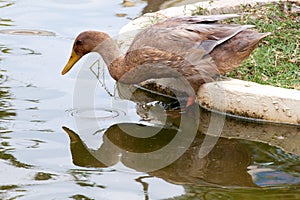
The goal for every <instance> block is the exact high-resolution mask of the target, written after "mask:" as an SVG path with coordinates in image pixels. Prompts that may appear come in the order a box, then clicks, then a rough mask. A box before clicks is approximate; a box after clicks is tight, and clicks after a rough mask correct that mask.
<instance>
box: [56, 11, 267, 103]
mask: <svg viewBox="0 0 300 200" xmlns="http://www.w3.org/2000/svg"><path fill="white" fill-rule="evenodd" d="M238 16H239V15H237V14H223V15H208V16H175V17H171V18H168V19H166V20H164V21H162V22H158V23H156V24H153V25H151V26H149V27H148V28H145V29H143V30H142V31H140V32H139V33H137V34H136V36H135V38H134V39H133V41H132V43H131V45H130V47H129V49H128V50H127V52H126V53H125V54H122V53H121V50H120V49H119V47H118V45H117V43H116V42H115V41H114V40H113V38H112V37H110V36H109V35H108V34H107V33H105V32H101V31H95V30H88V31H83V32H81V33H80V34H79V35H78V36H77V37H76V39H75V41H74V44H73V48H72V52H71V56H70V58H69V60H68V62H67V64H66V65H65V67H64V68H63V70H62V72H61V74H62V75H64V74H66V73H67V72H68V71H69V70H70V69H71V68H72V67H73V66H74V65H75V64H76V63H77V61H78V60H80V59H81V58H82V57H83V56H84V55H86V54H88V53H90V52H97V53H99V54H100V55H101V56H102V58H103V60H104V62H105V64H106V65H107V67H108V71H109V73H110V75H111V76H112V78H114V79H115V80H116V81H118V82H121V83H125V84H138V83H141V82H143V81H145V80H149V79H160V78H170V77H172V78H179V77H180V78H184V79H185V80H186V81H187V83H188V84H189V85H190V86H191V87H190V88H192V89H191V90H192V92H191V95H190V96H191V97H193V98H192V99H195V97H196V95H195V94H197V91H198V89H199V88H200V86H201V85H202V84H204V83H206V82H211V81H214V80H215V79H214V77H216V76H218V75H224V74H225V73H227V72H229V71H232V70H234V69H236V68H237V67H238V66H239V65H240V64H241V63H242V61H243V60H245V59H246V58H247V57H249V55H250V54H251V52H252V51H253V50H254V49H255V48H256V47H257V46H258V44H259V43H260V41H262V39H263V38H265V37H266V36H268V35H269V34H270V33H259V32H258V31H256V30H254V29H253V27H254V26H253V25H239V24H225V23H218V21H222V20H226V19H229V18H233V17H238Z"/></svg>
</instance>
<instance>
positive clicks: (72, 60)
mask: <svg viewBox="0 0 300 200" xmlns="http://www.w3.org/2000/svg"><path fill="white" fill-rule="evenodd" d="M80 58H81V56H78V55H77V54H76V53H75V52H74V50H72V53H71V57H70V58H69V61H68V63H67V64H66V66H65V67H64V69H63V70H62V71H61V74H62V75H64V74H66V73H67V72H68V71H70V69H71V68H72V67H73V66H74V65H75V63H76V62H77V61H78V60H79V59H80Z"/></svg>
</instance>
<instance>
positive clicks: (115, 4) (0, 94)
mask: <svg viewBox="0 0 300 200" xmlns="http://www.w3.org/2000/svg"><path fill="white" fill-rule="evenodd" d="M162 2H163V1H156V2H152V1H151V2H150V1H149V2H148V4H149V5H148V6H147V2H144V1H141V2H140V1H139V2H137V3H136V4H135V6H134V7H126V8H125V7H122V5H121V3H122V2H121V1H93V0H86V1H72V2H71V3H70V2H69V1H58V0H50V1H47V2H44V1H38V0H30V1H29V0H23V1H0V37H1V40H0V50H1V51H0V105H1V107H0V109H1V110H0V138H1V139H0V141H1V144H0V199H120V197H122V199H172V198H173V199H254V198H256V199H279V198H280V199H300V196H299V189H300V175H299V172H300V168H299V166H300V161H299V154H298V152H299V151H298V150H297V149H296V146H297V143H298V141H299V140H297V137H299V136H298V135H299V127H294V126H277V125H276V126H275V125H272V124H262V123H259V124H254V123H250V122H247V121H239V120H235V119H226V121H224V117H223V116H218V117H216V116H215V115H214V114H211V113H208V112H206V111H204V110H200V116H201V117H200V119H201V120H200V122H199V121H198V120H196V119H199V116H198V114H199V113H197V112H195V110H197V108H195V109H194V110H190V111H187V113H186V114H184V115H182V116H181V115H180V113H177V112H175V111H169V112H167V111H166V110H164V108H165V105H164V104H163V103H161V102H159V101H156V100H161V99H160V98H161V97H159V98H158V97H157V96H156V97H154V98H153V94H149V93H145V92H143V91H139V90H135V91H134V93H133V94H132V92H130V95H131V97H130V98H131V100H132V101H129V100H125V99H122V98H120V97H116V96H111V94H114V93H115V92H116V89H115V83H114V81H113V80H112V79H110V78H109V76H107V74H106V75H105V84H104V85H105V87H104V86H103V85H101V84H99V82H98V80H97V79H95V74H93V73H91V71H92V70H90V69H89V68H88V67H87V66H90V65H91V63H92V62H94V61H95V60H97V56H95V55H92V56H91V57H87V58H86V59H85V60H83V61H81V62H80V63H79V64H78V65H77V66H76V67H75V68H74V69H73V70H72V71H71V72H70V73H69V74H68V75H66V76H61V75H60V72H61V70H62V68H63V66H64V64H65V63H66V60H67V59H68V57H69V53H70V49H71V46H72V42H73V39H74V38H75V37H76V35H77V34H78V33H79V32H81V31H82V30H87V29H96V30H103V31H105V32H107V33H109V34H111V35H113V36H116V35H117V33H118V31H119V29H120V28H121V27H122V26H123V25H125V24H126V23H128V22H129V20H130V18H135V17H137V16H138V15H139V14H140V13H142V12H143V10H144V9H145V8H147V9H149V6H150V5H155V7H152V8H151V9H150V10H153V9H155V8H157V3H158V4H159V3H162ZM154 3H156V4H154ZM146 6H147V7H146ZM116 14H122V15H119V16H124V15H126V16H125V17H118V16H116ZM90 62H91V63H90ZM82 65H83V67H82V68H81V67H80V66H82ZM87 80H92V81H91V82H89V81H87ZM90 86H92V87H91V91H89V90H88V89H89V88H90ZM82 88H83V89H82ZM86 88H88V89H86ZM86 95H93V96H92V98H87V96H86ZM125 96H126V95H125ZM77 97H78V98H77ZM78 99H79V100H78ZM80 100H82V101H80ZM164 100H165V99H164ZM141 101H142V102H141ZM90 103H94V104H95V106H94V107H91V106H90V105H91V104H90ZM212 116H213V117H212ZM215 118H216V119H218V120H220V123H219V124H221V125H223V126H222V127H221V128H222V130H221V131H222V134H225V135H226V134H227V135H230V134H233V135H234V134H236V135H241V134H242V133H243V132H247V131H249V133H251V135H254V136H257V135H258V136H260V135H263V136H266V135H268V134H269V135H272V137H271V138H272V142H274V141H275V142H274V143H273V144H276V145H278V146H283V147H286V148H285V150H288V151H289V152H291V153H288V152H287V151H285V150H283V149H282V148H279V147H276V146H272V145H269V144H266V143H262V142H255V141H247V140H242V139H226V138H219V137H209V136H205V135H203V134H202V133H206V132H207V130H210V131H211V130H215V129H218V128H217V127H218V126H217V124H216V123H211V122H214V120H216V119H215ZM210 125H211V126H210ZM232 127H234V128H232ZM216 133H218V131H216ZM247 133H248V132H247ZM252 133H253V134H252ZM289 135H290V136H291V137H289ZM277 136H278V137H277ZM274 137H277V139H276V138H275V139H274ZM283 137H284V138H285V139H282V138H283ZM293 137H294V138H293ZM278 138H279V139H278ZM286 140H287V142H282V141H286ZM288 142H291V143H288ZM292 142H294V143H292ZM289 144H292V145H289ZM294 147H295V148H294ZM295 149H296V150H295ZM206 150H208V151H207V152H209V154H206Z"/></svg>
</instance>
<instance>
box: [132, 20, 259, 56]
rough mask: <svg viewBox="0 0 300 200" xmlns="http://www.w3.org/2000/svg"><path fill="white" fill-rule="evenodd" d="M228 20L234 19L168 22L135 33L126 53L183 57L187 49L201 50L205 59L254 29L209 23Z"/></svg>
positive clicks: (248, 26)
mask: <svg viewBox="0 0 300 200" xmlns="http://www.w3.org/2000/svg"><path fill="white" fill-rule="evenodd" d="M230 17H236V15H234V14H230V15H213V16H197V17H173V18H170V19H168V20H166V21H164V22H161V23H158V24H155V25H153V26H151V27H149V28H147V29H145V30H143V31H141V32H140V33H138V34H137V35H136V37H135V39H134V40H133V43H132V45H131V46H130V48H129V51H134V50H138V49H142V48H154V49H159V50H165V51H168V52H172V53H177V54H179V55H184V54H185V53H187V52H188V51H189V50H190V49H201V50H204V51H205V54H204V55H207V54H209V53H210V52H211V51H212V50H213V49H214V48H215V47H216V46H217V45H219V44H221V43H223V42H225V41H227V40H229V39H230V38H232V37H234V36H235V35H236V34H238V33H239V32H241V31H243V30H245V29H247V28H250V27H253V26H251V25H230V24H214V23H212V22H215V21H217V20H222V19H227V18H230ZM208 22H209V23H208Z"/></svg>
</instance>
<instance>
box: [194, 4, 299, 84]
mask: <svg viewBox="0 0 300 200" xmlns="http://www.w3.org/2000/svg"><path fill="white" fill-rule="evenodd" d="M291 6H292V4H291V3H290V2H278V3H269V4H263V5H262V4H257V5H255V6H250V5H244V6H242V7H241V13H242V15H241V17H240V18H234V19H231V20H227V22H226V23H236V24H252V25H255V28H256V29H257V30H258V31H259V32H271V35H270V36H268V37H266V38H265V39H264V40H263V42H262V43H261V44H260V45H259V47H257V49H255V50H254V51H253V52H252V54H251V55H250V57H249V58H247V59H246V60H245V61H244V62H243V63H242V64H241V66H240V67H239V68H238V69H236V70H235V71H232V72H230V73H228V74H227V76H229V77H232V78H238V79H242V80H246V81H253V82H257V83H260V84H269V85H273V86H278V87H284V88H293V89H299V90H300V15H299V13H298V14H297V13H295V12H292V11H291ZM199 11H202V12H203V9H199Z"/></svg>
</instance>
